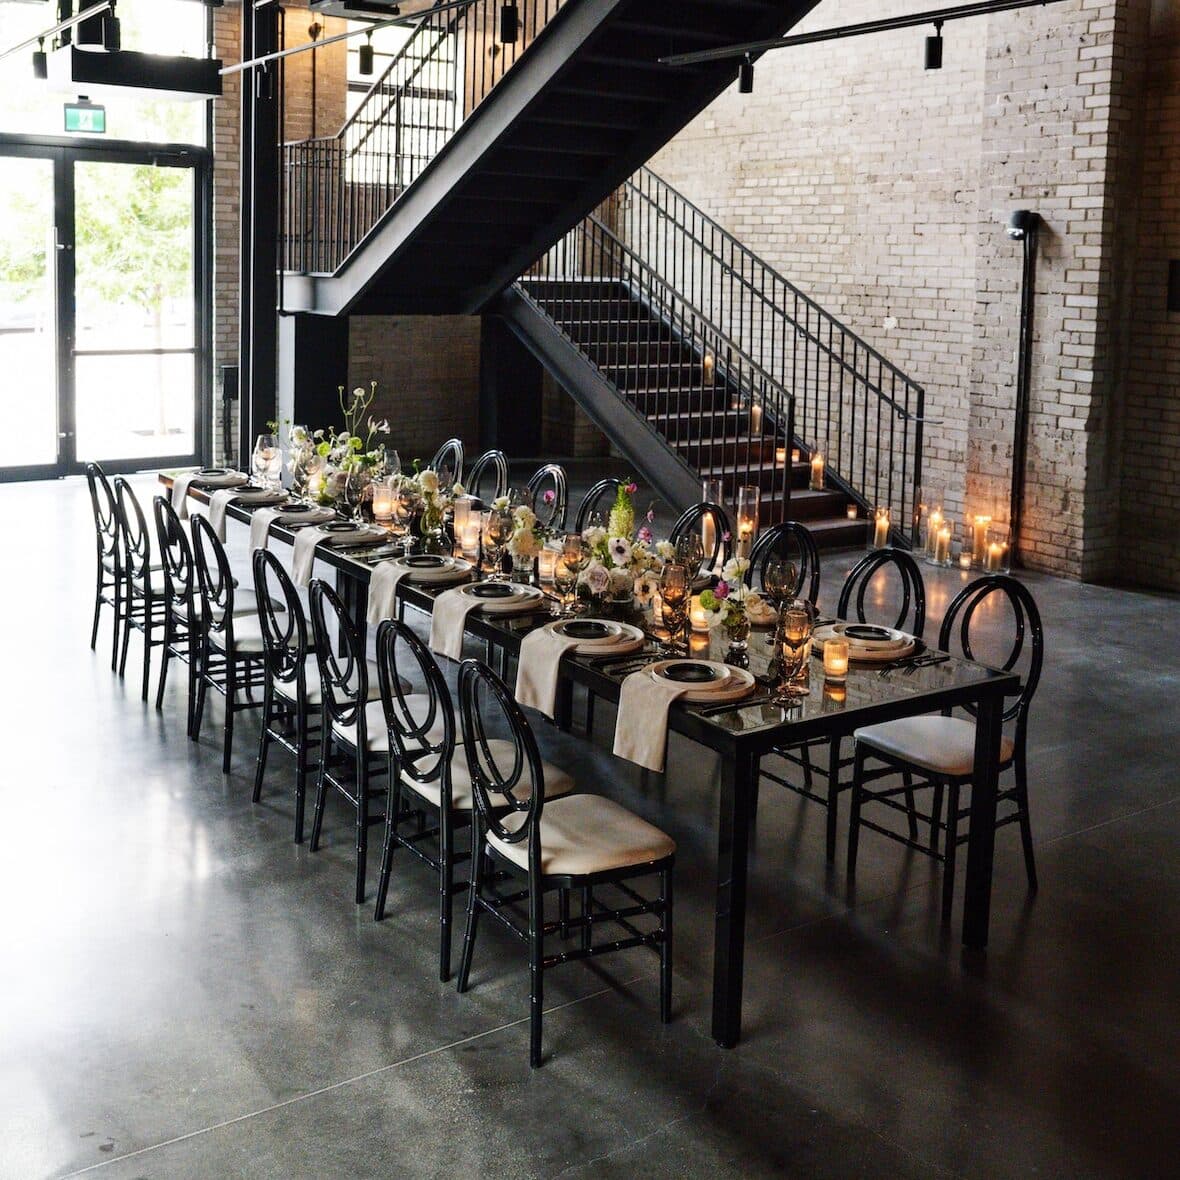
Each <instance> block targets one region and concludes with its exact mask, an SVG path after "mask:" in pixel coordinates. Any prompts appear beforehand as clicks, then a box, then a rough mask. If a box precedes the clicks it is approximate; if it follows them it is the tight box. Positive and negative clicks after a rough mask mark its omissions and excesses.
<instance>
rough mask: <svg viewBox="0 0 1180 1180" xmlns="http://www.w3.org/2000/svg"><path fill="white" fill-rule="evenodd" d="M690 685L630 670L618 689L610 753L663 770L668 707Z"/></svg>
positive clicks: (666, 739) (666, 741)
mask: <svg viewBox="0 0 1180 1180" xmlns="http://www.w3.org/2000/svg"><path fill="white" fill-rule="evenodd" d="M692 688H693V685H691V684H675V683H672V682H671V681H668V680H660V679H657V678H656V677H654V676H652V675H651V673H650V672H648V670H647V669H646V668H645V669H643V670H642V671H640V672H632V673H631V675H630V676H628V677H627V679H626V680H624V681H623V687H622V688H621V689H620V691H619V714H618V718H617V720H616V721H615V745H614V752H615V754H617V755H618V756H619V757H620V758H626V759H627V760H628V761H629V762H637V763H638V764H639V765H640V766H645V767H647V769H648V770H661V771H662V770H663V769H664V755H665V753H666V751H667V748H668V710H669V708H671V706H672V702H673V701H675V700H676V699H677V698H678V697H682V696H684V694H685V693H686V692H688V691H690V690H691V689H692Z"/></svg>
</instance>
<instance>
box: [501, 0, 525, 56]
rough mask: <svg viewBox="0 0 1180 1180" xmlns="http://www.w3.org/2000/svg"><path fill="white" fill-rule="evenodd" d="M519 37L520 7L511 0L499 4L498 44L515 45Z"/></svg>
mask: <svg viewBox="0 0 1180 1180" xmlns="http://www.w3.org/2000/svg"><path fill="white" fill-rule="evenodd" d="M519 37H520V9H519V8H517V7H516V5H515V3H513V2H512V0H508V3H505V4H501V5H500V44H501V45H515V44H516V42H517V40H518V39H519Z"/></svg>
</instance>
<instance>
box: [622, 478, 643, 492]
mask: <svg viewBox="0 0 1180 1180" xmlns="http://www.w3.org/2000/svg"><path fill="white" fill-rule="evenodd" d="M624 490H625V491H626V493H627V495H628V496H633V495H635V493H636V492H637V491H639V485H638V484H637V483H636V482H635V481H634V480H632V481H631V482H630V483H629V484H628V485H627V486H626V488H625V489H624Z"/></svg>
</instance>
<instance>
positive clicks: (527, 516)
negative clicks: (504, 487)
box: [497, 497, 548, 567]
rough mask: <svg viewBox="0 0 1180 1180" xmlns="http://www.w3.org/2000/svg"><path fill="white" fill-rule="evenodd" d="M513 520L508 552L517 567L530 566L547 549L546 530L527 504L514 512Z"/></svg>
mask: <svg viewBox="0 0 1180 1180" xmlns="http://www.w3.org/2000/svg"><path fill="white" fill-rule="evenodd" d="M505 501H507V497H505ZM497 503H498V501H497ZM505 506H507V503H505ZM512 520H513V529H512V537H511V539H510V540H509V542H508V552H509V554H510V555H511V557H512V562H513V564H514V565H515V566H518V567H519V566H526V565H529V564H531V563H532V562H533V561H535V560H536V558H537V554H538V553H540V552H541V550H542V549H544V547H545V542H546V540H547V539H548V536H547V533H546V530H545V529H544V527H543V526H542V525H541V522H540V521H539V520H538V519H537V514H536V513H535V512H534V511H533V510H532V509H531V508H530V507H529V506H528V505H527V504H521V505H519V506H518V507H516V508H514V509H513V510H512Z"/></svg>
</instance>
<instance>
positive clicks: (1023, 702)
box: [938, 574, 1045, 748]
mask: <svg viewBox="0 0 1180 1180" xmlns="http://www.w3.org/2000/svg"><path fill="white" fill-rule="evenodd" d="M997 598H1002V599H1006V600H1007V604H1008V606H1009V607H1010V608H1011V611H1012V616H1013V628H1012V643H1011V647H1010V648H1009V649H1008V653H1007V655H1006V656H1004V657H1003V662H1002V663H998V662H997V661H996V659H995V658H994V657H993V656H992V655H991V653H990V652H988V653H987V658H986V661H985V662H986V663H988V664H989V665H990V666H992V667H998V668H1001V669H1002V670H1003V671H1005V672H1011V671H1012V670H1013V669H1015V668H1017V666H1018V665H1022V664H1023V666H1024V676H1023V681H1024V682H1023V684H1022V686H1021V689H1020V693H1019V694H1018V695H1017V696H1016V697H1015V698H1014V699H1013V701H1012V703H1011V704H1010V705H1009V706H1008V707H1007V708H1006V709H1005V710H1004V720H1005V721H1012V720H1015V721H1016V742H1017V746H1018V747H1020V748H1023V744H1024V736H1025V731H1026V728H1027V725H1028V711H1029V705H1030V704H1031V703H1032V698H1033V695H1034V693H1036V691H1037V685H1038V684H1039V683H1040V679H1041V668H1042V665H1043V664H1044V660H1045V633H1044V629H1043V627H1042V626H1041V613H1040V611H1039V610H1037V604H1036V601H1035V600H1034V599H1033V596H1032V594H1031V593H1030V592H1029V590H1028V587H1027V586H1025V585H1024V584H1023V583H1022V582H1018V581H1017V580H1016V579H1015V578H1012V577H1009V576H1008V575H1007V574H986V575H985V576H984V577H982V578H977V579H976V580H975V581H974V582H971V583H970V584H969V585H967V586H965V587H964V588H963V589H962V590H960V591H959V593H958V594H957V595H955V598H954V600H953V601H952V602H951V604H950V606H948V607H947V608H946V615H945V616H944V617H943V620H942V626H941V627H940V628H939V630H938V646H939V648H940V649H941V650H942V651H952V650H953V651H955V652H956V654H961V655H963V656H964V657H965V658H967V659H969V660H975V659H980V660H984V658H985V657H984V656H982V655H977V653H976V651H975V648H974V645H973V644H972V639H971V636H972V623H973V622H974V621H975V619H976V615H977V613H980V612H981V608H982V612H981V615H980V617H981V622H980V631H981V632H983V631H986V633H987V635H988V636H989V637H991V636H994V635H995V634H996V632H997V628H996V626H995V622H996V620H995V616H994V606H995V602H996V599H997ZM988 616H991V617H988ZM952 644H954V645H955V646H954V648H952V646H951V645H952ZM1026 649H1027V657H1026ZM964 707H965V708H966V710H967V712H968V713H970V714H971V715H972V716H975V714H976V713H977V711H978V710H977V709H976V707H975V706H974V705H970V704H969V705H966V706H964Z"/></svg>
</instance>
